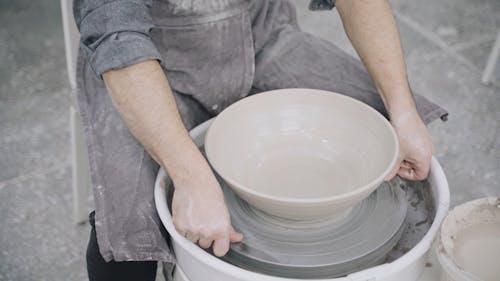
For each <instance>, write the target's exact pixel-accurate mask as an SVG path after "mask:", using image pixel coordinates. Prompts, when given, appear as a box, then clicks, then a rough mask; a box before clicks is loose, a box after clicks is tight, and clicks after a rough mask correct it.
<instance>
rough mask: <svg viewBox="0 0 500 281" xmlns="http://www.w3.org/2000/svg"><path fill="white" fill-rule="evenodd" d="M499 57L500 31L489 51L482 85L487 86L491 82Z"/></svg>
mask: <svg viewBox="0 0 500 281" xmlns="http://www.w3.org/2000/svg"><path fill="white" fill-rule="evenodd" d="M499 55H500V30H499V31H498V34H497V39H495V43H494V44H493V48H492V49H491V53H490V56H489V57H488V60H487V61H486V67H485V68H484V72H483V77H482V78H481V80H482V82H483V83H484V84H488V83H490V82H491V78H492V76H493V71H494V70H495V65H496V64H497V62H498V56H499Z"/></svg>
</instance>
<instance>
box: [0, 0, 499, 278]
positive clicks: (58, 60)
mask: <svg viewBox="0 0 500 281" xmlns="http://www.w3.org/2000/svg"><path fill="white" fill-rule="evenodd" d="M293 1H294V2H296V4H297V6H298V14H299V20H300V24H301V26H302V27H303V28H304V29H305V30H306V31H308V32H311V33H314V34H316V35H318V36H321V37H324V38H326V39H327V40H331V41H333V42H335V43H336V44H338V45H340V46H341V47H342V48H344V49H345V50H347V51H348V52H350V53H351V54H353V55H354V52H353V50H352V48H351V47H350V45H349V42H348V40H347V38H346V36H345V35H344V34H343V31H342V28H341V23H340V20H339V18H338V16H337V14H336V12H335V11H334V12H317V13H311V12H308V11H307V10H306V4H307V3H306V1H305V0H293ZM390 2H391V5H392V6H393V8H394V11H395V14H396V17H397V20H398V25H399V30H400V32H401V36H402V40H403V45H404V50H405V55H406V61H407V64H408V69H409V77H410V81H411V85H412V87H413V89H414V90H415V91H417V92H419V93H421V94H423V95H425V96H427V97H429V98H430V99H432V100H433V101H435V102H438V103H439V104H441V105H442V106H444V107H445V108H447V109H448V110H449V111H450V118H449V121H448V122H446V123H442V122H439V121H437V122H435V123H433V124H432V125H431V126H430V128H431V131H432V134H433V137H434V140H435V143H436V148H437V149H436V156H437V157H438V159H439V161H440V162H441V164H442V166H443V168H444V169H445V172H446V174H447V176H448V180H449V183H450V188H451V197H452V204H453V205H456V204H458V203H461V202H464V201H467V200H470V199H473V198H477V197H483V196H487V195H497V196H500V184H499V179H500V172H499V170H500V125H499V124H500V110H499V108H500V64H499V67H498V68H497V70H496V72H495V80H494V84H493V85H490V86H484V85H482V84H481V83H480V74H481V70H482V68H483V67H484V64H485V61H486V58H487V55H488V53H489V51H490V48H491V45H492V43H493V40H494V36H495V34H496V31H497V30H498V29H499V28H500V2H499V1H498V0H478V1H474V3H473V4H472V5H471V2H470V1H466V0H441V1H433V0H422V1H407V0H406V1H405V0H391V1H390ZM60 17H61V15H60V7H59V1H57V0H38V1H28V0H17V1H6V0H0V155H1V157H0V214H1V216H0V225H1V228H0V280H2V281H3V280H26V281H28V280H51V281H57V280H75V281H76V280H86V273H85V262H84V251H85V244H86V240H87V237H88V231H89V228H88V225H79V226H77V225H74V224H73V223H72V221H71V210H72V209H71V208H72V197H71V185H70V184H71V167H70V158H69V152H70V147H69V130H68V128H69V123H68V121H69V120H68V116H69V112H68V106H69V99H68V93H69V85H68V82H67V74H66V69H65V67H66V64H65V58H64V45H63V34H62V28H61V20H60Z"/></svg>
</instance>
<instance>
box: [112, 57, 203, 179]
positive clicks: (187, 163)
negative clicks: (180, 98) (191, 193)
mask: <svg viewBox="0 0 500 281" xmlns="http://www.w3.org/2000/svg"><path fill="white" fill-rule="evenodd" d="M103 78H104V81H105V83H106V87H107V89H108V92H109V94H110V95H111V98H112V100H113V103H114V105H115V107H116V108H117V109H118V111H119V112H120V114H121V116H122V118H123V119H124V120H125V122H126V124H127V126H128V127H129V129H130V131H131V132H132V134H133V135H134V136H135V137H136V138H137V139H138V140H139V142H141V144H142V145H143V146H144V147H145V148H146V150H147V151H148V152H149V154H150V155H151V156H152V157H153V158H154V159H155V160H156V161H157V162H158V163H159V164H160V165H161V166H163V167H164V168H165V169H166V170H167V172H168V173H169V174H170V175H171V176H172V178H173V180H174V182H175V181H176V180H177V181H181V180H184V179H186V178H188V177H190V174H192V173H193V170H196V169H200V170H209V169H208V164H207V163H206V161H205V159H204V158H203V156H202V155H201V153H200V152H199V150H198V149H197V147H196V146H195V145H194V143H193V141H192V140H191V138H190V137H189V134H188V132H187V130H186V128H185V127H184V125H183V123H182V120H181V118H180V115H179V112H178V110H177V106H176V103H175V99H174V96H173V94H172V91H171V89H170V86H169V84H168V80H167V78H166V76H165V74H164V72H163V70H162V68H161V66H160V65H159V63H158V62H157V61H153V60H151V61H145V62H141V63H138V64H135V65H132V66H129V67H126V68H123V69H120V70H114V71H108V72H105V73H104V74H103Z"/></svg>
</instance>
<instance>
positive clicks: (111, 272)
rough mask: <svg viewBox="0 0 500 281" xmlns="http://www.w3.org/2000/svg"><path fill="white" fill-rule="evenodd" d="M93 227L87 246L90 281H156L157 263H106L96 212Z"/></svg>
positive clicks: (92, 217)
mask: <svg viewBox="0 0 500 281" xmlns="http://www.w3.org/2000/svg"><path fill="white" fill-rule="evenodd" d="M89 222H90V225H91V227H92V229H91V231H90V239H89V244H88V246H87V272H88V275H89V280H90V281H115V280H116V281H154V280H155V278H156V266H157V262H156V261H129V262H127V261H125V262H115V261H110V262H106V261H105V260H104V258H103V257H102V256H101V253H99V246H98V245H97V237H96V233H95V220H94V212H92V213H90V215H89Z"/></svg>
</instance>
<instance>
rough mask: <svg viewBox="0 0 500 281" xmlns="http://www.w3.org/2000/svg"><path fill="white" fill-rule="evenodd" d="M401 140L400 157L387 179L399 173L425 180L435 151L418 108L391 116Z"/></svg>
mask: <svg viewBox="0 0 500 281" xmlns="http://www.w3.org/2000/svg"><path fill="white" fill-rule="evenodd" d="M391 117H392V118H391V123H392V126H393V127H394V129H395V130H396V134H397V136H398V140H399V158H398V161H397V164H396V166H395V167H394V170H393V171H392V172H391V173H390V174H389V176H388V177H387V179H392V178H394V177H395V176H396V174H397V175H399V176H400V177H402V178H405V179H408V180H424V179H426V178H427V176H428V175H429V170H430V163H431V158H432V153H433V150H434V148H433V145H432V140H431V136H430V134H429V131H428V130H427V127H426V126H425V124H424V122H423V121H422V119H421V118H420V116H419V115H418V113H417V112H416V110H412V111H406V112H403V113H402V114H396V115H393V116H391Z"/></svg>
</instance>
